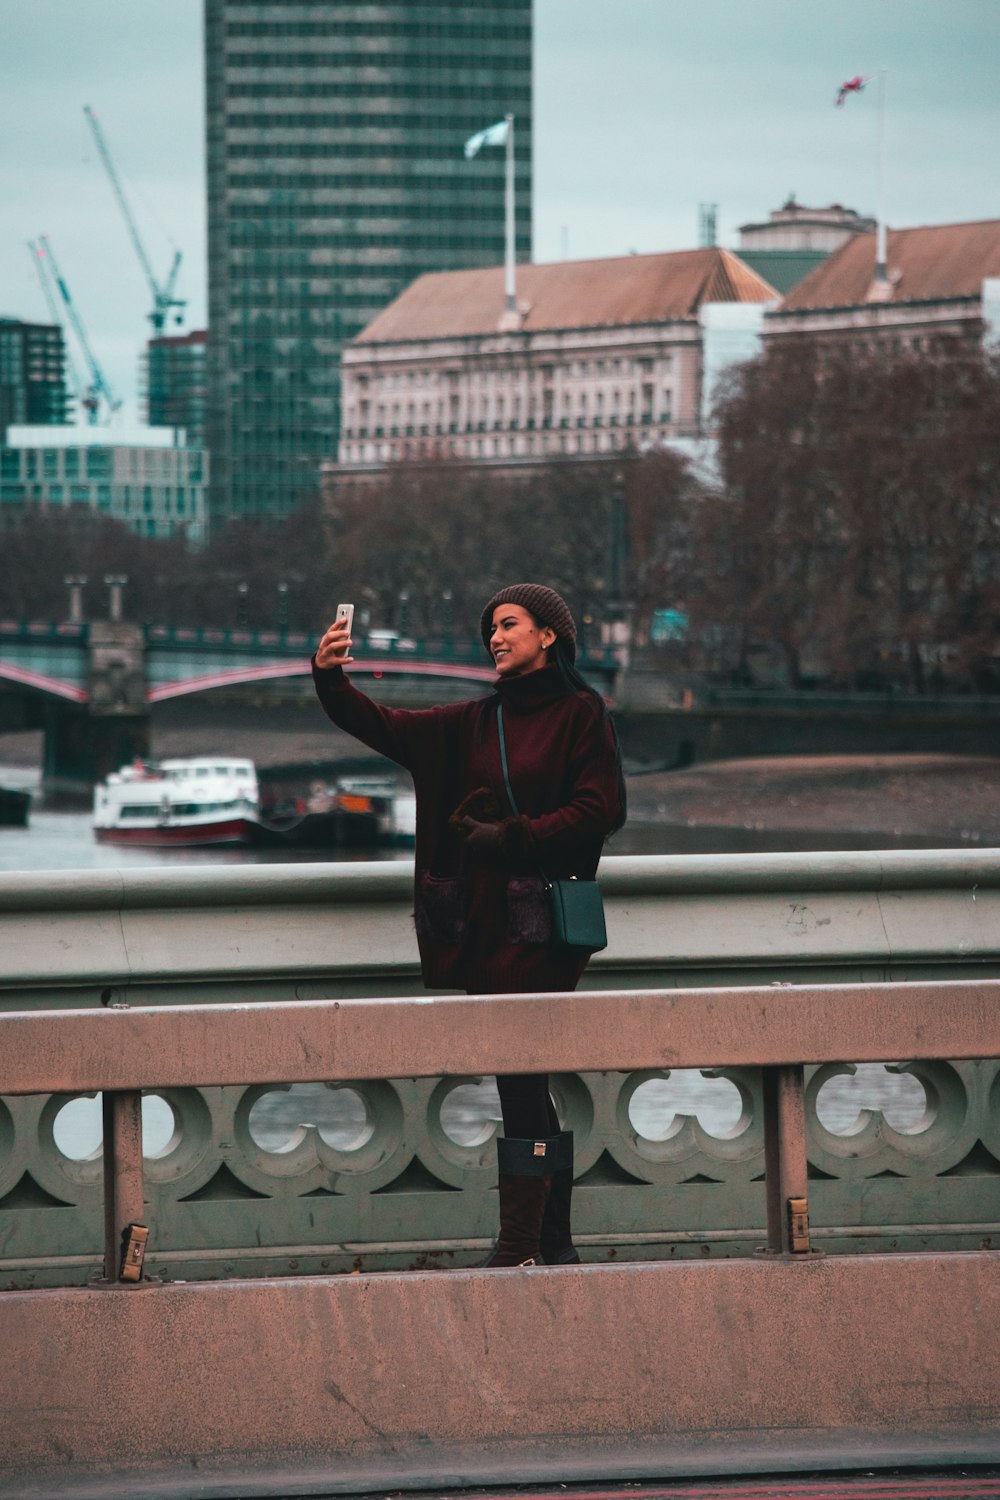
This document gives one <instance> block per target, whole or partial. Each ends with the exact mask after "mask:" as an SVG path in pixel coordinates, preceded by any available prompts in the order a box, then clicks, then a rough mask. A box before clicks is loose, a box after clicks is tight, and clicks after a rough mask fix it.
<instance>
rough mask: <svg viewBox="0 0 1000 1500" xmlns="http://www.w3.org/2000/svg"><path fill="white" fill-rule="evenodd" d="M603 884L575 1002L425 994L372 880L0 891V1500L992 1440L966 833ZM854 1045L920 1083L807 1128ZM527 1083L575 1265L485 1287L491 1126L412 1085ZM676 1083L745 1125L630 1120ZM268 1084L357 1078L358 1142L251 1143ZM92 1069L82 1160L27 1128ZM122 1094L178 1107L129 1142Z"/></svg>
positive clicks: (297, 871)
mask: <svg viewBox="0 0 1000 1500" xmlns="http://www.w3.org/2000/svg"><path fill="white" fill-rule="evenodd" d="M601 876H602V882H603V884H604V887H605V892H606V899H607V906H608V932H609V938H610V943H609V947H608V949H607V950H606V951H605V952H604V953H602V954H600V955H598V957H597V958H596V959H595V960H594V962H593V965H592V966H591V969H590V970H589V971H588V974H587V976H586V980H587V985H586V987H585V988H583V989H581V990H580V991H579V992H578V993H576V994H573V995H519V996H508V997H503V996H491V997H476V996H447V995H443V996H427V995H426V994H423V993H422V992H421V991H420V985H419V975H418V968H417V962H416V951H415V944H414V938H413V932H412V924H411V923H410V921H409V920H408V912H409V910H410V905H411V892H410V879H411V873H410V871H409V870H408V869H407V868H405V867H402V866H397V865H352V866H284V867H283V866H257V867H243V868H235V867H233V868H225V869H212V870H205V869H188V870H184V869H179V870H170V871H166V870H146V869H128V870H120V871H102V872H94V873H92V874H91V873H89V872H79V871H73V872H65V873H63V872H48V873H46V874H45V875H41V876H26V875H10V876H0V955H2V957H0V1145H2V1148H3V1149H2V1151H0V1216H2V1225H3V1239H2V1252H0V1253H2V1261H0V1281H2V1284H3V1285H4V1286H5V1287H7V1288H9V1289H8V1290H5V1291H2V1292H0V1340H2V1344H3V1348H4V1359H3V1361H2V1363H0V1489H2V1490H4V1492H5V1493H6V1492H9V1493H12V1494H18V1495H20V1496H22V1497H24V1500H28V1497H30V1500H49V1497H55V1496H60V1497H62V1500H66V1497H72V1496H77V1495H78V1496H81V1497H82V1496H84V1495H86V1496H93V1495H95V1494H100V1495H101V1496H102V1497H106V1500H107V1497H112V1496H117V1495H122V1496H129V1497H131V1496H134V1495H135V1494H137V1493H143V1494H145V1493H149V1494H152V1493H156V1494H158V1495H163V1496H166V1495H173V1496H177V1497H194V1496H203V1495H205V1494H207V1493H213V1494H218V1495H223V1494H255V1495H261V1496H266V1495H274V1496H287V1495H289V1494H293V1493H324V1494H330V1493H338V1492H340V1493H344V1492H346V1493H358V1492H375V1493H385V1492H386V1490H399V1489H415V1490H428V1489H433V1488H440V1487H442V1486H447V1487H448V1492H449V1493H454V1491H455V1489H456V1488H458V1487H462V1486H466V1487H469V1486H477V1485H479V1484H483V1483H489V1484H497V1483H503V1484H507V1485H523V1484H525V1483H529V1482H531V1483H536V1484H537V1483H539V1482H545V1483H548V1484H550V1485H551V1484H553V1483H555V1482H562V1483H567V1482H570V1481H573V1480H577V1481H579V1480H592V1481H604V1480H608V1479H615V1480H621V1479H622V1478H623V1477H628V1478H630V1479H641V1478H643V1477H655V1478H657V1479H661V1480H662V1479H667V1478H669V1477H670V1476H677V1475H692V1474H694V1475H698V1474H701V1475H705V1474H710V1475H733V1474H743V1475H746V1474H754V1473H761V1472H764V1473H772V1474H773V1473H775V1472H787V1473H794V1472H796V1471H799V1472H801V1471H807V1472H809V1473H815V1471H817V1470H827V1471H837V1470H844V1469H849V1468H859V1467H863V1468H864V1469H865V1470H868V1471H872V1470H879V1469H883V1468H890V1469H891V1468H897V1467H908V1468H918V1469H919V1468H921V1467H934V1468H938V1469H940V1468H941V1467H943V1466H946V1465H949V1464H951V1465H955V1466H956V1467H957V1468H958V1469H959V1471H961V1468H962V1467H963V1466H966V1465H969V1464H975V1463H977V1462H979V1463H988V1464H996V1463H997V1462H998V1461H1000V1436H998V1428H997V1423H996V1400H997V1391H998V1389H1000V1343H998V1341H997V1339H996V1327H997V1318H998V1316H1000V1251H998V1250H997V1249H995V1248H992V1247H993V1246H995V1245H996V1244H997V1243H998V1238H1000V1134H998V1132H1000V1071H998V1069H1000V854H998V853H997V852H996V851H992V852H967V851H961V852H931V853H871V854H842V855H823V856H815V855H771V856H702V857H693V858H690V857H689V858H676V857H674V858H670V857H660V858H657V859H608V860H605V861H604V862H603V864H602V869H601ZM858 1063H872V1064H880V1065H890V1066H891V1067H893V1068H894V1069H899V1070H900V1071H901V1072H902V1073H903V1074H904V1075H905V1076H906V1077H908V1078H909V1080H910V1081H911V1083H913V1084H914V1085H915V1086H917V1087H918V1088H919V1089H920V1090H921V1091H922V1094H923V1098H924V1108H923V1110H922V1112H920V1113H919V1114H918V1116H917V1118H916V1120H915V1122H911V1124H910V1125H909V1126H905V1127H904V1126H902V1125H900V1124H899V1123H898V1122H895V1123H890V1119H889V1118H887V1117H886V1116H885V1115H883V1114H882V1113H881V1112H880V1111H879V1110H878V1109H877V1108H870V1107H869V1108H865V1109H861V1110H860V1112H859V1115H858V1119H857V1121H856V1122H855V1124H854V1125H853V1127H851V1128H850V1129H848V1130H847V1131H846V1132H845V1133H841V1134H837V1133H835V1132H834V1131H832V1130H830V1129H827V1128H826V1127H825V1126H824V1125H823V1122H822V1119H821V1117H820V1112H819V1111H818V1108H817V1101H818V1098H819V1094H820V1092H821V1090H822V1088H823V1087H824V1086H825V1084H826V1083H827V1082H829V1080H831V1079H832V1078H835V1077H837V1076H839V1075H842V1074H844V1072H845V1070H846V1071H849V1070H850V1068H851V1066H852V1065H853V1064H858ZM539 1067H546V1068H548V1069H549V1070H550V1071H551V1073H552V1075H553V1077H554V1079H555V1082H556V1086H557V1095H558V1099H559V1102H560V1109H561V1113H562V1117H563V1121H564V1124H565V1125H566V1126H567V1127H569V1128H572V1129H573V1130H574V1132H575V1133H576V1138H577V1173H578V1176H577V1191H576V1194H575V1199H574V1202H575V1205H576V1204H578V1209H579V1211H578V1213H577V1222H578V1225H579V1230H580V1242H581V1247H582V1251H583V1256H584V1261H585V1264H583V1265H582V1266H573V1267H552V1268H542V1269H535V1270H528V1271H523V1270H512V1271H504V1272H479V1271H477V1270H475V1269H472V1267H473V1266H474V1263H475V1261H476V1260H477V1259H478V1258H479V1257H480V1256H481V1255H482V1253H483V1249H484V1246H485V1245H486V1244H487V1243H488V1240H489V1236H490V1232H491V1228H492V1225H493V1222H494V1217H495V1212H496V1209H495V1193H494V1191H493V1187H492V1184H493V1181H494V1172H495V1167H494V1165H493V1161H492V1156H493V1152H492V1142H491V1141H490V1140H489V1139H486V1138H478V1137H477V1138H474V1139H471V1140H464V1141H459V1140H457V1139H456V1138H455V1137H454V1135H453V1134H452V1133H450V1132H449V1128H448V1126H447V1119H446V1115H447V1111H446V1109H445V1105H446V1103H447V1100H448V1098H449V1096H450V1095H451V1094H452V1093H453V1092H454V1091H455V1090H456V1089H458V1088H461V1087H463V1086H465V1087H468V1085H469V1084H470V1082H472V1081H473V1080H475V1079H477V1078H478V1077H479V1076H480V1075H482V1074H484V1073H492V1072H494V1071H497V1070H500V1071H504V1072H522V1071H531V1070H537V1069H538V1068H539ZM685 1068H695V1069H706V1070H708V1071H709V1076H710V1077H711V1078H713V1079H716V1080H717V1081H721V1080H726V1081H727V1083H728V1086H729V1087H730V1088H735V1089H736V1091H737V1093H738V1095H739V1098H740V1101H741V1105H740V1111H739V1116H738V1119H737V1121H736V1123H735V1124H733V1125H731V1126H729V1127H727V1128H725V1129H720V1128H718V1127H716V1128H713V1127H712V1126H711V1125H710V1124H709V1123H703V1122H702V1121H700V1120H698V1119H695V1118H688V1117H685V1115H684V1113H683V1111H679V1112H678V1114H677V1115H675V1118H674V1120H673V1122H672V1124H671V1126H670V1128H669V1129H667V1131H666V1133H661V1132H657V1138H656V1139H651V1138H650V1137H649V1136H648V1135H645V1134H643V1133H642V1132H641V1131H640V1130H639V1129H637V1128H636V1126H635V1125H634V1124H633V1123H632V1121H631V1117H630V1112H629V1100H630V1099H631V1097H632V1096H633V1094H634V1092H635V1090H636V1089H637V1088H638V1087H641V1086H643V1085H644V1084H645V1083H647V1082H649V1081H652V1080H660V1082H661V1086H662V1085H663V1083H664V1082H666V1081H669V1080H670V1078H671V1075H672V1074H674V1073H676V1071H677V1070H681V1069H685ZM294 1084H298V1085H318V1086H319V1087H320V1088H322V1087H324V1086H326V1087H332V1088H333V1089H334V1090H335V1091H336V1092H337V1093H340V1092H341V1091H343V1090H345V1089H346V1090H349V1091H352V1092H354V1093H355V1094H356V1095H358V1096H359V1097H360V1099H361V1100H362V1101H363V1106H364V1108H363V1114H364V1116H365V1120H366V1126H365V1128H364V1129H363V1130H361V1131H359V1132H357V1133H356V1134H357V1138H356V1139H354V1140H352V1141H347V1142H345V1141H331V1140H330V1139H328V1138H326V1136H325V1135H323V1134H321V1133H320V1131H319V1130H318V1129H317V1128H316V1127H315V1125H310V1124H308V1123H306V1122H307V1121H311V1120H315V1119H316V1115H315V1114H314V1113H312V1112H311V1111H312V1110H313V1109H314V1097H313V1096H310V1097H309V1098H302V1099H301V1101H300V1102H299V1101H297V1100H296V1098H295V1097H294V1096H288V1098H289V1105H290V1107H291V1112H290V1113H289V1115H288V1118H289V1121H290V1122H295V1121H299V1122H301V1123H300V1124H298V1125H297V1126H295V1127H294V1130H293V1139H291V1140H290V1141H289V1142H287V1143H286V1144H284V1145H282V1144H280V1143H275V1142H270V1143H268V1142H263V1141H261V1140H260V1139H259V1138H258V1136H259V1132H258V1133H257V1134H256V1135H255V1132H254V1129H253V1119H254V1109H255V1107H256V1106H257V1104H258V1103H259V1102H260V1101H261V1100H262V1099H263V1097H264V1096H265V1095H267V1094H271V1095H278V1096H284V1095H285V1091H287V1089H288V1086H289V1085H294ZM95 1090H100V1091H102V1107H103V1124H104V1151H103V1157H101V1156H97V1157H94V1158H85V1159H82V1160H78V1159H73V1160H71V1159H68V1158H67V1157H66V1156H64V1155H63V1154H62V1152H61V1151H60V1150H59V1149H58V1146H57V1145H56V1143H55V1139H54V1129H55V1122H56V1118H57V1116H58V1113H59V1111H60V1110H61V1109H62V1108H63V1107H64V1106H65V1105H66V1104H67V1103H68V1102H69V1101H70V1100H72V1099H74V1098H76V1097H78V1096H80V1095H83V1094H87V1093H90V1092H92V1091H95ZM143 1093H146V1094H156V1095H158V1096H159V1098H160V1100H161V1101H162V1102H164V1103H165V1104H166V1105H167V1106H168V1107H169V1111H170V1113H171V1115H172V1118H173V1129H172V1131H171V1132H170V1133H169V1136H168V1138H167V1140H166V1142H165V1143H163V1142H159V1143H156V1144H152V1143H151V1144H150V1145H149V1146H148V1147H147V1148H146V1149H145V1150H144V1148H143V1125H142V1108H141V1096H142V1094H143ZM296 1102H299V1110H298V1112H294V1106H295V1104H296ZM307 1111H308V1112H307ZM803 1216H804V1217H803ZM134 1221H139V1222H141V1223H143V1224H146V1225H148V1228H149V1236H150V1237H149V1251H148V1255H147V1262H146V1270H147V1272H148V1273H149V1279H144V1280H140V1281H138V1282H135V1283H129V1282H127V1281H124V1280H122V1279H121V1261H120V1255H121V1244H122V1231H123V1229H124V1228H125V1227H126V1225H128V1224H129V1223H130V1222H134ZM405 1267H410V1268H412V1269H407V1270H405V1273H404V1270H403V1268H405ZM443 1267H451V1268H454V1269H450V1270H448V1272H447V1274H442V1270H441V1269H439V1268H443ZM338 1270H339V1271H343V1272H346V1273H348V1274H342V1275H337V1274H333V1273H335V1272H336V1271H338ZM352 1270H359V1271H362V1272H366V1271H369V1270H382V1271H383V1272H384V1273H385V1274H381V1275H366V1274H360V1275H352V1274H349V1273H350V1272H351V1271H352ZM39 1350H49V1351H52V1353H53V1357H51V1358H40V1356H39ZM597 1351H599V1353H598V1352H597ZM915 1492H916V1493H924V1492H925V1491H915ZM947 1492H948V1493H951V1489H950V1488H949V1489H948V1490H947ZM941 1493H945V1490H942V1491H941Z"/></svg>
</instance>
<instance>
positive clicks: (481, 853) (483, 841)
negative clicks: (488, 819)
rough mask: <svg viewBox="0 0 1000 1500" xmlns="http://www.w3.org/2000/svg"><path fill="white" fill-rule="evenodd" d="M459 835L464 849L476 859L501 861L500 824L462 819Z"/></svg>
mask: <svg viewBox="0 0 1000 1500" xmlns="http://www.w3.org/2000/svg"><path fill="white" fill-rule="evenodd" d="M461 833H462V837H463V838H464V840H465V847H466V849H468V851H469V853H470V854H472V855H474V856H475V857H476V858H477V859H501V858H502V857H503V856H502V851H501V848H500V824H499V823H477V821H476V819H475V818H463V819H462V823H461Z"/></svg>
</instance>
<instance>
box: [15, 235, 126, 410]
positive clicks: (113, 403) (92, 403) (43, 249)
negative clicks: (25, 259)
mask: <svg viewBox="0 0 1000 1500" xmlns="http://www.w3.org/2000/svg"><path fill="white" fill-rule="evenodd" d="M38 244H39V246H40V250H36V252H35V257H36V262H37V263H38V264H41V263H42V262H43V261H46V260H47V262H48V274H49V275H50V276H51V277H52V280H53V281H54V282H55V284H56V286H57V287H58V288H59V295H60V297H61V298H62V300H63V304H64V306H65V308H66V313H67V316H68V318H69V321H70V323H71V325H72V328H73V332H74V333H75V334H76V341H77V343H78V344H79V345H80V349H81V351H82V353H83V357H84V359H85V360H86V361H87V368H88V370H89V371H90V385H89V386H88V387H87V389H86V390H85V391H84V393H83V395H82V397H81V398H80V404H81V405H82V406H83V409H84V410H85V411H86V413H87V420H88V422H90V423H91V425H94V424H95V423H96V422H97V415H98V412H99V411H100V406H101V397H102V396H103V398H104V400H105V401H106V402H107V406H108V415H109V417H110V416H111V415H113V413H114V412H116V411H117V410H118V408H119V407H120V406H121V402H120V401H118V400H116V398H115V396H114V395H113V394H112V391H111V387H110V386H109V385H108V382H107V381H106V380H105V378H104V373H103V371H102V370H101V367H100V365H99V364H98V363H97V360H96V358H95V356H94V351H93V350H92V349H91V347H90V340H89V339H88V338H87V330H86V329H85V328H84V326H83V319H82V318H81V317H80V314H79V313H78V312H77V310H76V303H75V302H74V301H73V298H72V297H71V296H70V293H69V287H68V286H67V285H66V282H65V281H64V280H63V277H62V274H61V273H60V270H59V266H58V263H57V261H56V258H55V255H54V254H53V253H52V246H51V245H50V243H49V239H48V236H47V235H44V234H42V235H39V237H38ZM39 274H40V275H41V274H42V272H41V271H40V272H39Z"/></svg>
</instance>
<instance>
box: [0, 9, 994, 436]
mask: <svg viewBox="0 0 1000 1500" xmlns="http://www.w3.org/2000/svg"><path fill="white" fill-rule="evenodd" d="M482 3H483V4H484V6H485V4H486V3H487V0H482ZM880 69H885V70H886V78H887V91H886V98H887V112H886V113H887V132H886V135H887V151H886V159H887V192H886V205H887V212H886V217H887V220H888V222H889V224H890V225H894V226H900V227H902V226H906V225H911V224H929V223H948V222H953V221H958V220H963V219H985V218H1000V168H998V165H997V162H998V156H1000V151H998V147H1000V130H998V124H1000V0H826V3H825V4H822V3H820V0H535V257H536V259H538V260H558V259H560V258H562V257H563V255H568V256H569V257H570V258H572V259H580V258H583V257H587V256H602V255H624V254H627V253H628V252H629V251H630V250H636V251H639V252H646V251H654V250H676V249H684V248H688V247H690V246H693V245H695V244H697V238H698V209H699V204H701V203H715V204H717V205H718V224H719V234H718V238H719V243H720V244H723V245H729V246H732V247H734V248H735V246H736V244H737V241H738V229H739V226H740V224H742V223H746V222H748V221H753V220H758V219H765V218H766V217H767V215H768V213H769V212H770V210H771V209H772V208H777V207H778V206H779V205H780V204H781V203H782V202H783V201H784V200H785V199H786V198H787V197H788V195H789V194H790V193H792V192H794V193H795V195H796V197H797V198H798V200H799V202H801V203H806V204H810V205H815V206H820V205H826V204H829V203H832V202H839V203H844V204H847V205H849V206H851V207H853V208H857V209H858V210H859V211H861V212H863V213H872V212H874V210H875V195H876V139H877V116H878V111H877V104H876V90H875V86H874V84H873V85H870V86H869V88H868V89H867V90H866V92H865V93H864V94H862V95H860V96H856V97H852V98H850V99H849V100H848V101H847V103H846V105H845V107H844V108H843V109H836V108H834V99H835V97H836V93H837V88H838V86H839V85H840V83H842V82H843V81H844V80H845V79H847V78H849V77H851V76H853V75H854V74H856V73H862V74H866V73H871V74H874V73H877V72H878V71H879V70H880ZM84 104H90V105H92V107H93V108H94V110H95V111H96V113H97V114H98V116H99V117H100V119H101V122H102V124H103V127H104V130H105V134H106V135H107V138H108V140H109V143H110V146H111V149H112V153H113V155H114V157H115V159H116V162H117V164H118V167H119V170H120V173H121V176H122V178H123V179H124V181H125V183H126V190H127V192H128V194H129V197H130V199H131V202H132V205H133V208H134V211H135V216H136V218H137V220H138V221H139V224H140V228H141V232H142V235H143V238H144V240H145V243H146V246H147V249H148V251H149V254H150V258H151V260H152V261H153V264H154V267H155V268H156V270H157V271H158V273H159V274H160V275H163V274H164V273H165V271H166V269H167V267H168V266H169V264H170V261H171V258H172V255H173V249H174V247H175V246H176V247H177V248H179V249H180V250H181V251H182V252H183V256H184V261H183V268H182V272H181V281H180V287H179V290H180V292H181V294H182V295H183V296H185V297H187V299H188V319H187V324H186V326H187V327H188V328H195V327H200V326H203V324H204V320H205V301H206V299H205V209H204V202H203V198H204V150H203V120H204V103H203V84H202V50H201V0H89V3H86V0H0V316H4V315H9V316H15V317H24V318H28V319H34V320H40V321H48V313H47V310H46V306H45V303H44V301H43V298H42V293H41V289H40V287H39V284H38V280H37V276H36V273H35V270H34V267H33V266H32V263H31V259H30V256H29V253H28V250H27V248H26V242H27V241H28V240H29V239H33V238H35V237H37V236H38V235H39V234H43V233H44V234H49V235H50V236H51V238H52V245H53V249H54V250H55V252H56V254H57V256H58V258H59V262H60V268H61V270H62V272H63V274H64V276H65V279H66V281H67V282H68V284H69V286H70V289H71V292H72V295H73V298H74V301H75V302H76V304H77V306H78V309H79V310H80V312H81V314H82V316H83V318H84V321H85V323H86V325H87V329H88V332H89V334H90V339H91V343H92V345H93V347H94V349H95V351H96V353H97V355H98V358H99V360H100V361H101V363H102V364H103V366H104V368H105V373H106V375H107V377H108V379H109V381H110V382H111V384H112V386H113V387H114V388H116V389H118V391H119V392H120V393H121V394H122V395H123V396H124V397H125V398H126V403H127V409H129V410H130V411H131V412H132V413H134V412H135V409H136V408H135V397H136V385H137V370H138V356H139V351H140V349H141V347H142V345H143V342H144V340H145V338H146V336H147V330H148V324H147V323H146V321H145V318H146V314H147V312H148V311H149V296H148V292H147V289H146V284H145V281H144V278H143V276H142V272H141V270H140V267H139V264H138V261H137V259H136V256H135V254H134V252H133V250H132V247H131V245H130V244H129V242H128V239H127V235H126V230H125V227H124V224H123V222H122V219H121V216H120V213H119V210H118V207H117V205H116V203H115V201H114V199H113V197H112V193H111V188H110V186H109V184H108V181H107V178H106V177H105V175H104V171H103V168H102V166H101V164H100V161H99V159H98V157H97V153H96V150H95V147H94V145H93V141H92V138H91V135H90V130H89V127H88V125H87V123H86V121H85V119H84V116H83V105H84ZM490 123H492V122H491V121H488V120H484V121H483V124H484V125H487V124H490Z"/></svg>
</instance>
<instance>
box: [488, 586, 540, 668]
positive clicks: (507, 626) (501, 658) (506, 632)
mask: <svg viewBox="0 0 1000 1500" xmlns="http://www.w3.org/2000/svg"><path fill="white" fill-rule="evenodd" d="M555 638H556V633H555V631H554V630H553V629H552V628H551V627H550V626H548V625H536V624H535V621H534V620H533V619H532V617H531V615H530V614H529V613H528V611H527V610H526V609H524V608H523V607H522V606H521V605H520V604H498V605H497V607H496V609H495V610H494V611H493V624H492V626H491V628H490V654H491V655H492V657H493V661H494V663H495V665H496V669H497V671H498V672H499V674H500V676H501V677H523V676H524V674H525V672H537V671H538V669H539V668H540V667H544V666H546V665H547V663H548V657H547V656H546V654H545V652H546V648H547V647H548V646H551V645H552V642H553V641H554V640H555Z"/></svg>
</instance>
